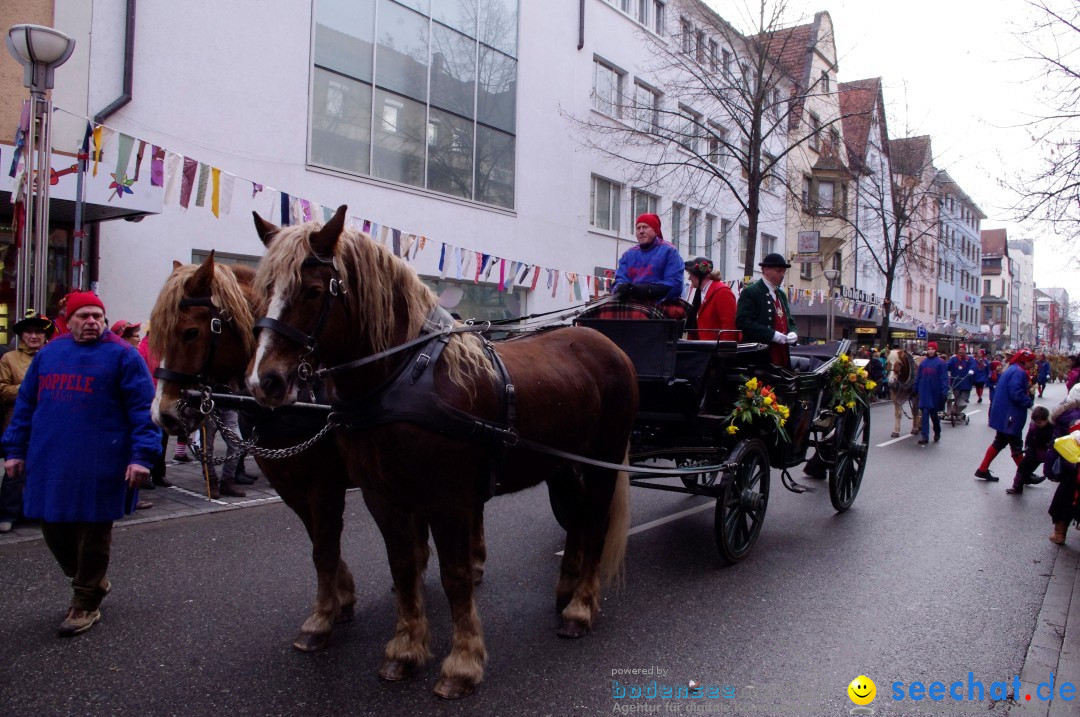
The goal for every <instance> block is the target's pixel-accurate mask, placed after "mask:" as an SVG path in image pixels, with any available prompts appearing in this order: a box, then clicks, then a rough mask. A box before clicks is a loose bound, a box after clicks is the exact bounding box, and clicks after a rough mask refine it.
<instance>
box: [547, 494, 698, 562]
mask: <svg viewBox="0 0 1080 717" xmlns="http://www.w3.org/2000/svg"><path fill="white" fill-rule="evenodd" d="M710 508H712V509H715V508H716V503H703V504H701V505H698V506H694V507H693V508H688V509H687V510H681V511H679V512H678V513H672V514H671V515H669V516H666V517H664V518H657V519H656V520H650V521H649V522H648V523H642V524H641V525H639V526H637V527H636V528H631V529H630V530H629V531H627V533H626V537H630V536H631V535H637V534H638V533H643V532H645V531H646V530H651V529H652V528H658V527H660V526H661V525H664V524H665V523H671V522H674V521H676V520H681V519H682V518H685V517H686V516H688V515H694V514H695V513H702V512H704V511H706V510H709V509H710ZM563 552H565V551H562V550H560V551H559V552H557V553H555V554H556V555H562V554H563Z"/></svg>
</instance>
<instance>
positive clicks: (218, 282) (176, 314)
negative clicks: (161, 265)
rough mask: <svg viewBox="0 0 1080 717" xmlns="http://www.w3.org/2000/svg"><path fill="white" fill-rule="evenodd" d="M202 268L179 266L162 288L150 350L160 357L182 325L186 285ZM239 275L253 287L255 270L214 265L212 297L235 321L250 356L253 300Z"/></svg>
mask: <svg viewBox="0 0 1080 717" xmlns="http://www.w3.org/2000/svg"><path fill="white" fill-rule="evenodd" d="M199 268H200V265H199V264H184V265H183V266H180V267H177V268H176V269H174V270H173V273H172V274H170V275H169V278H168V279H166V280H165V285H164V286H163V287H161V293H160V294H158V298H157V302H156V303H155V304H154V309H153V310H152V311H151V312H150V349H151V350H152V351H153V352H154V353H156V354H157V355H159V356H161V355H162V354H163V353H164V349H165V341H166V340H167V337H169V336H174V335H175V334H176V328H177V326H178V325H179V323H180V300H181V299H183V298H184V297H185V296H187V293H186V287H187V282H188V280H189V279H191V277H192V276H194V275H195V272H196V271H198V270H199ZM237 276H241V277H243V278H244V279H245V280H246V281H245V283H248V284H250V282H251V280H252V277H253V271H252V269H251V268H249V267H246V266H242V265H236V266H229V265H226V264H219V263H215V264H214V279H213V286H212V288H211V290H210V298H211V300H212V301H213V302H214V306H216V307H217V308H218V309H220V310H221V311H222V312H223V313H225V314H227V315H228V316H230V317H231V318H232V323H233V325H234V327H235V328H236V334H237V336H238V337H239V339H240V341H241V342H242V344H243V349H244V352H245V353H247V354H249V355H250V354H254V353H255V333H254V327H255V318H254V315H253V314H252V311H251V301H250V300H249V298H248V295H247V294H246V293H245V292H244V288H243V287H242V286H241V285H240V281H239V280H238V279H237Z"/></svg>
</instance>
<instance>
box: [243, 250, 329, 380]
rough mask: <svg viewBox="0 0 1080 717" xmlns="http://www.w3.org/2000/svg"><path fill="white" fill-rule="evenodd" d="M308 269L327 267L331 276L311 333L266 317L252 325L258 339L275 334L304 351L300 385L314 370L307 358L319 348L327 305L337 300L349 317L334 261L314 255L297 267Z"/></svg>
mask: <svg viewBox="0 0 1080 717" xmlns="http://www.w3.org/2000/svg"><path fill="white" fill-rule="evenodd" d="M308 266H328V267H330V269H331V271H332V272H333V276H331V277H330V281H329V283H328V285H327V287H326V292H325V293H324V294H323V302H322V306H321V307H320V308H319V315H318V317H317V318H316V319H315V328H313V329H312V330H311V333H310V334H305V333H304V332H303V331H300V330H299V329H297V328H295V327H293V326H289V325H288V324H286V323H285V322H284V321H281V320H279V319H273V318H270V317H269V316H264V317H262V318H261V319H259V320H258V321H256V322H255V334H256V335H258V333H259V330H260V329H270V330H271V331H273V332H275V333H278V334H281V335H282V336H284V337H286V338H288V339H291V340H293V341H295V342H296V343H298V344H300V346H302V347H303V349H304V351H303V353H301V354H300V365H299V366H297V367H296V375H297V377H298V378H299V379H300V380H301V381H308V380H309V379H310V378H311V377H312V375H314V373H315V370H314V369H313V368H312V366H311V364H310V363H309V362H308V357H310V356H311V355H312V354H314V353H315V351H316V349H317V348H318V346H319V336H320V335H321V334H322V330H323V328H324V327H325V325H326V319H327V317H328V316H329V315H330V304H331V302H332V301H333V300H334V299H335V298H340V299H341V301H342V304H343V306H344V307H345V313H346V314H348V313H349V302H348V301H347V300H346V298H345V294H347V293H348V287H346V285H345V282H344V281H342V280H341V277H340V274H339V272H338V267H337V262H335V261H334V259H333V257H331V258H329V259H326V258H324V257H321V256H319V255H318V254H311V255H309V256H308V257H307V258H306V259H304V261H303V262H302V263H301V264H300V268H301V269H303V268H304V267H308Z"/></svg>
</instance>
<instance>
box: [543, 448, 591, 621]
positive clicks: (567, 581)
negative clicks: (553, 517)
mask: <svg viewBox="0 0 1080 717" xmlns="http://www.w3.org/2000/svg"><path fill="white" fill-rule="evenodd" d="M581 480H582V479H581V472H580V469H579V468H578V466H576V465H574V466H572V467H569V468H567V469H565V470H564V471H562V475H560V476H558V477H556V478H553V479H551V480H549V481H548V490H549V491H550V492H551V503H552V505H553V506H556V505H557V506H561V509H562V512H563V517H562V518H561V520H562V521H565V527H566V544H565V545H564V547H563V558H562V562H561V564H560V565H559V581H558V583H557V584H556V586H555V612H556V613H561V612H562V611H563V610H565V609H566V606H567V605H569V604H570V600H571V599H572V598H573V596H574V591H575V590H576V589H577V584H578V581H579V580H580V579H581V558H582V544H581V532H580V531H579V530H578V529H577V526H578V525H580V524H581V520H582V519H581V512H582V505H583V504H584V502H585V500H586V497H585V494H584V490H583V488H582V484H581Z"/></svg>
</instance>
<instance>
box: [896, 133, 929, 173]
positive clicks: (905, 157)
mask: <svg viewBox="0 0 1080 717" xmlns="http://www.w3.org/2000/svg"><path fill="white" fill-rule="evenodd" d="M889 156H890V157H891V158H892V168H893V171H894V172H897V173H899V174H905V175H908V176H917V175H920V174H922V173H923V172H924V171H925V170H926V169H927V168H928V167H930V166H931V165H932V163H933V155H932V154H931V153H930V135H928V134H924V135H920V136H918V137H904V138H901V139H890V140H889Z"/></svg>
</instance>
